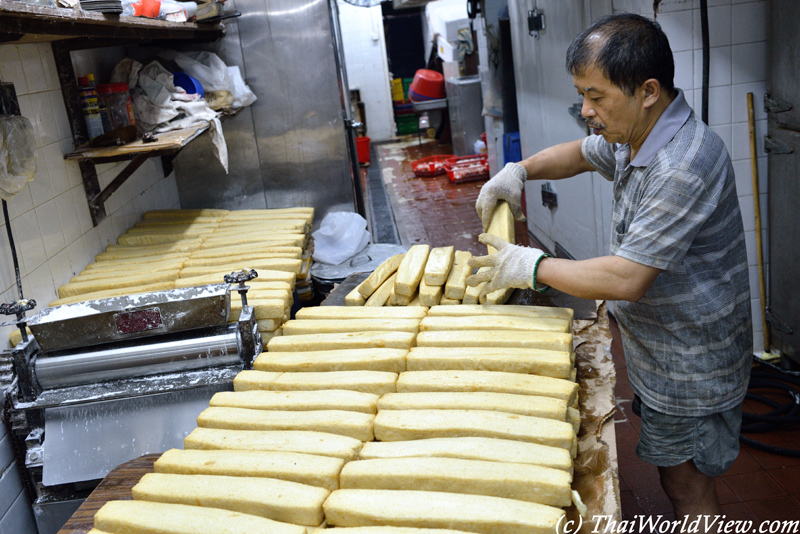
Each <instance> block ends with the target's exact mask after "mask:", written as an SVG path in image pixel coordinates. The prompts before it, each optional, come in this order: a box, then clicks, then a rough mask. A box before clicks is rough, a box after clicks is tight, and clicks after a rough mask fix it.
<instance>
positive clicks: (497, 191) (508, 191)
mask: <svg viewBox="0 0 800 534" xmlns="http://www.w3.org/2000/svg"><path fill="white" fill-rule="evenodd" d="M527 178H528V171H526V170H525V167H523V166H522V165H520V164H519V163H507V164H506V166H505V167H503V170H501V171H500V172H498V173H497V174H495V175H494V177H493V178H492V179H491V180H489V181H488V182H486V183H485V184H484V185H483V187H482V188H481V192H480V194H479V195H478V201H477V202H476V203H475V210H476V211H477V212H478V217H480V218H481V223H483V231H484V232H485V231H486V230H487V229H488V228H489V223H490V222H491V220H492V212H494V208H495V206H496V205H497V202H498V201H500V200H505V201H506V202H508V207H509V208H511V213H513V214H514V218H515V219H516V220H518V221H524V220H525V216H524V215H523V214H522V207H521V206H520V201H521V199H522V190H523V188H524V187H525V180H526V179H527Z"/></svg>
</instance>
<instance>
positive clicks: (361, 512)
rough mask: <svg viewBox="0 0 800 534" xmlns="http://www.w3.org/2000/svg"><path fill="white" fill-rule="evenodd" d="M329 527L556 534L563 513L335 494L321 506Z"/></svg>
mask: <svg viewBox="0 0 800 534" xmlns="http://www.w3.org/2000/svg"><path fill="white" fill-rule="evenodd" d="M323 507H324V509H325V518H326V521H327V522H328V524H329V525H334V526H336V527H360V526H370V525H376V524H378V525H388V526H402V527H422V528H450V529H457V530H466V531H468V532H476V533H479V534H555V533H556V529H557V525H558V524H559V522H560V521H561V518H562V516H564V511H563V510H561V509H559V508H554V507H552V506H547V505H543V504H536V503H531V502H524V501H518V500H513V499H504V498H502V497H488V496H485V495H463V494H458V493H431V492H428V491H402V490H357V489H352V490H344V489H340V490H336V491H334V492H332V493H331V495H330V497H328V500H327V501H325V504H324V505H323Z"/></svg>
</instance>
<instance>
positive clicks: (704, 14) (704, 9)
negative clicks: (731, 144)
mask: <svg viewBox="0 0 800 534" xmlns="http://www.w3.org/2000/svg"><path fill="white" fill-rule="evenodd" d="M700 28H701V32H702V34H703V91H702V94H703V112H702V115H703V122H705V123H706V124H708V84H709V82H708V72H709V63H710V61H711V60H710V56H711V52H710V45H709V41H708V0H700Z"/></svg>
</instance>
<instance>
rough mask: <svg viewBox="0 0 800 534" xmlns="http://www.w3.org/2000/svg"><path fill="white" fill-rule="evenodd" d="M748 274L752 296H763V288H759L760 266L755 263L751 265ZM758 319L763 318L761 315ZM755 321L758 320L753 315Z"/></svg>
mask: <svg viewBox="0 0 800 534" xmlns="http://www.w3.org/2000/svg"><path fill="white" fill-rule="evenodd" d="M748 274H749V278H750V298H755V297H759V298H761V290H760V289H759V288H758V267H757V266H755V265H751V266H749V267H748ZM757 320H759V321H760V320H761V318H760V317H759V318H758V319H757ZM753 321H754V322H755V321H756V318H755V317H753Z"/></svg>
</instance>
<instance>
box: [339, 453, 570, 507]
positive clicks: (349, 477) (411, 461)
mask: <svg viewBox="0 0 800 534" xmlns="http://www.w3.org/2000/svg"><path fill="white" fill-rule="evenodd" d="M571 484H572V476H571V475H570V474H569V473H567V472H566V471H563V470H560V469H551V468H549V467H542V466H539V465H531V464H518V463H505V462H503V463H500V462H488V461H483V460H465V459H461V458H391V459H375V460H359V461H356V462H349V463H348V464H347V465H345V466H344V469H342V473H341V475H340V476H339V486H340V487H341V488H342V489H381V490H410V489H413V490H417V491H436V492H448V493H464V494H469V495H491V496H493V497H504V498H506V499H517V500H520V501H527V502H537V503H539V504H548V505H550V506H559V507H561V506H569V505H570V504H572V494H571V492H572V488H571V487H570V485H571Z"/></svg>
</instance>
